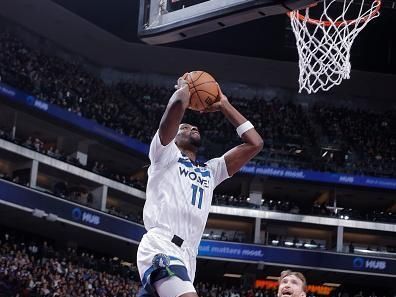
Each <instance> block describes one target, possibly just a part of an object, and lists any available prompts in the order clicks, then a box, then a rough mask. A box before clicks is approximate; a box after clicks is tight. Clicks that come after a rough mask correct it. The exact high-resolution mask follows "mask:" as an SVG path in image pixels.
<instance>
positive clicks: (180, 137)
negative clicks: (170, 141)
mask: <svg viewBox="0 0 396 297" xmlns="http://www.w3.org/2000/svg"><path fill="white" fill-rule="evenodd" d="M175 142H176V144H177V146H178V147H180V148H183V149H188V150H196V149H197V148H199V147H200V146H201V135H200V134H199V131H198V128H197V127H196V126H193V125H190V124H186V123H183V124H180V125H179V131H177V135H176V139H175Z"/></svg>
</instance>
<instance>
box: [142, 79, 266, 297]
mask: <svg viewBox="0 0 396 297" xmlns="http://www.w3.org/2000/svg"><path fill="white" fill-rule="evenodd" d="M175 87H176V89H177V90H176V91H175V92H174V94H173V95H172V97H171V98H170V100H169V103H168V105H167V107H166V110H165V112H164V114H163V116H162V119H161V122H160V125H159V129H158V131H157V133H156V134H155V135H154V138H153V140H152V142H151V145H150V152H149V158H150V161H151V165H150V167H149V170H148V183H147V191H146V203H145V206H144V210H143V220H144V226H145V228H146V229H147V231H148V232H147V233H146V234H145V235H144V236H143V238H142V241H141V242H140V244H139V248H138V252H137V264H138V269H139V274H140V278H141V280H142V285H143V288H142V289H141V290H140V292H139V296H140V297H141V296H145V297H146V296H160V297H179V296H182V297H197V296H198V295H197V293H196V291H195V288H194V286H193V281H194V277H195V266H196V256H197V252H198V246H199V242H200V240H201V237H202V233H203V231H204V228H205V224H206V221H207V218H208V214H209V209H210V206H211V200H212V195H213V190H214V189H215V187H216V186H217V185H218V184H220V183H221V182H222V181H223V180H225V179H226V178H228V177H230V176H232V175H233V174H235V173H236V172H237V171H238V170H239V169H240V168H241V167H242V166H243V165H245V164H246V163H247V162H248V161H249V160H250V159H252V158H253V157H254V156H255V155H256V154H257V153H258V152H260V151H261V149H262V146H263V140H262V138H261V137H260V135H259V134H258V133H257V132H256V130H255V129H254V127H253V125H252V124H251V123H250V122H249V121H248V120H246V118H245V117H244V116H243V115H241V114H240V113H239V112H238V111H237V110H236V109H235V108H234V107H233V106H232V105H231V103H230V102H229V101H228V99H227V97H226V96H224V95H223V94H222V93H221V90H220V88H219V90H220V101H219V102H216V103H214V104H213V105H211V106H210V107H209V108H207V110H205V111H207V112H214V111H220V112H222V113H223V114H224V116H225V117H226V118H227V119H228V120H229V121H230V122H231V124H232V125H234V127H236V130H237V133H238V134H239V136H240V137H241V139H242V141H243V142H244V143H243V144H241V145H239V146H237V147H235V148H233V149H231V150H230V151H228V152H227V153H225V154H224V155H223V156H221V157H219V158H215V159H211V160H209V161H208V162H206V163H205V164H198V162H196V154H197V150H198V148H199V146H200V144H201V138H200V134H199V130H198V128H197V127H195V126H192V125H190V124H180V123H181V120H182V118H183V115H184V112H185V110H186V109H187V108H188V107H189V103H190V91H189V87H188V84H187V83H186V81H184V80H183V79H182V78H179V80H178V84H177V86H175ZM213 124H215V123H213Z"/></svg>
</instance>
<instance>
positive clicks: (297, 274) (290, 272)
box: [278, 270, 307, 292]
mask: <svg viewBox="0 0 396 297" xmlns="http://www.w3.org/2000/svg"><path fill="white" fill-rule="evenodd" d="M289 275H294V276H295V277H297V278H299V279H300V280H301V281H302V283H303V291H304V292H306V290H307V280H306V279H305V276H304V274H302V273H301V272H297V271H291V270H284V271H282V272H281V275H280V277H279V281H278V283H279V284H280V283H281V281H282V279H284V278H285V277H286V276H289Z"/></svg>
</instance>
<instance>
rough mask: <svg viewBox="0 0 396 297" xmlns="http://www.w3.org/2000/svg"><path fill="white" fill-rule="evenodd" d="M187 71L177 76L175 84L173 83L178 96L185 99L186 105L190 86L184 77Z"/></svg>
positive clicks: (188, 99)
mask: <svg viewBox="0 0 396 297" xmlns="http://www.w3.org/2000/svg"><path fill="white" fill-rule="evenodd" d="M186 74H187V73H185V74H184V75H183V76H181V77H179V79H178V80H177V84H176V85H175V89H176V92H175V93H177V94H178V97H179V98H180V99H181V100H183V101H185V103H186V104H187V106H188V105H189V104H190V96H191V93H190V87H189V86H188V82H187V81H186V80H185V79H184V77H185V76H186Z"/></svg>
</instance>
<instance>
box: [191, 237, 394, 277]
mask: <svg viewBox="0 0 396 297" xmlns="http://www.w3.org/2000/svg"><path fill="white" fill-rule="evenodd" d="M198 255H199V256H201V257H206V258H213V259H225V260H234V261H235V260H237V261H245V262H253V263H255V262H257V263H259V262H264V263H268V264H275V265H282V266H283V265H284V266H285V267H286V266H298V267H306V268H312V269H321V270H333V271H340V272H342V271H348V272H355V273H366V274H378V275H386V276H392V277H396V260H393V259H384V258H373V257H365V256H356V255H346V254H339V253H330V252H320V251H312V250H301V249H291V248H278V247H271V246H261V245H255V244H241V243H232V242H224V241H213V240H202V241H201V243H200V246H199V253H198Z"/></svg>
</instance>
